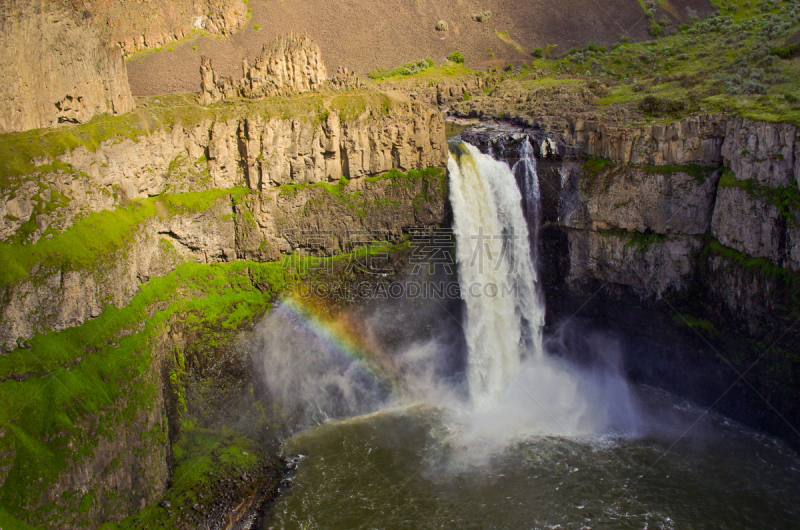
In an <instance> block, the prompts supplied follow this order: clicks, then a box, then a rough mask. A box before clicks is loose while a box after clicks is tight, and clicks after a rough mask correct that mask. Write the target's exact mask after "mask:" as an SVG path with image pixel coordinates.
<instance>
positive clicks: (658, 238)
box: [625, 232, 669, 252]
mask: <svg viewBox="0 0 800 530" xmlns="http://www.w3.org/2000/svg"><path fill="white" fill-rule="evenodd" d="M625 237H626V239H627V241H626V242H625V246H628V247H636V248H637V249H639V250H641V251H643V252H644V251H647V250H649V249H650V245H653V244H661V243H665V242H666V241H667V240H668V239H669V236H667V235H665V234H643V233H641V232H627V233H625Z"/></svg>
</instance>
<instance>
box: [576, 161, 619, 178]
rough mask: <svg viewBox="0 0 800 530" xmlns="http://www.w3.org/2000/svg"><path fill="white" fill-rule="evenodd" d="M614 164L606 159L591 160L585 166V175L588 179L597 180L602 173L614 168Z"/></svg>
mask: <svg viewBox="0 0 800 530" xmlns="http://www.w3.org/2000/svg"><path fill="white" fill-rule="evenodd" d="M613 165H614V162H612V161H610V160H606V159H605V158H590V159H589V160H587V161H586V162H585V163H584V164H583V166H582V168H581V169H582V170H583V174H584V175H585V176H586V177H588V178H592V179H593V178H597V177H598V176H599V175H600V172H601V171H603V170H604V169H605V168H606V167H608V166H613Z"/></svg>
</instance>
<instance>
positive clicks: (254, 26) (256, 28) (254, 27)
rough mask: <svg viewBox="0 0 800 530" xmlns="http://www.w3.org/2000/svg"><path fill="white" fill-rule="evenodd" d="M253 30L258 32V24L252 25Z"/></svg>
mask: <svg viewBox="0 0 800 530" xmlns="http://www.w3.org/2000/svg"><path fill="white" fill-rule="evenodd" d="M253 29H254V30H256V31H258V30H260V29H261V26H259V25H258V24H254V25H253Z"/></svg>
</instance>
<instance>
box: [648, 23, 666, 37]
mask: <svg viewBox="0 0 800 530" xmlns="http://www.w3.org/2000/svg"><path fill="white" fill-rule="evenodd" d="M649 31H650V35H651V36H652V37H660V36H661V34H662V33H664V28H662V27H661V26H659V25H658V24H653V25H652V26H650V30H649Z"/></svg>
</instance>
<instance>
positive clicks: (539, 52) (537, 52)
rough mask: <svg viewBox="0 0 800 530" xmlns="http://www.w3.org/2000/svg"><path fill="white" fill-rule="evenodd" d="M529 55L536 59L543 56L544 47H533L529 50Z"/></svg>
mask: <svg viewBox="0 0 800 530" xmlns="http://www.w3.org/2000/svg"><path fill="white" fill-rule="evenodd" d="M531 55H533V56H534V57H536V58H537V59H541V58H542V57H544V49H543V48H534V49H533V51H532V52H531Z"/></svg>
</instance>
